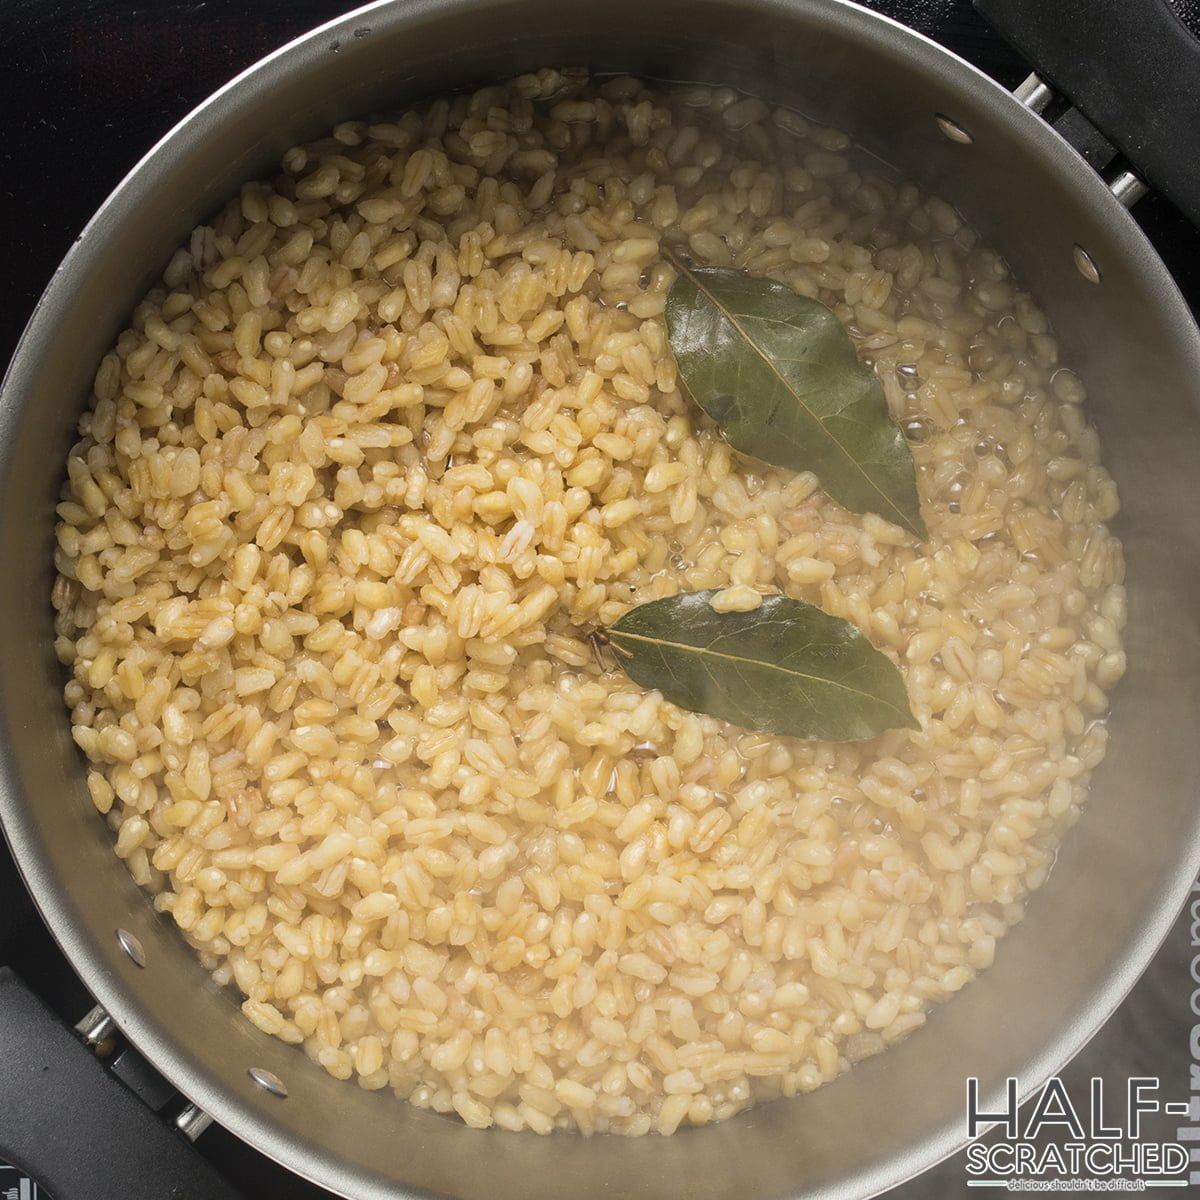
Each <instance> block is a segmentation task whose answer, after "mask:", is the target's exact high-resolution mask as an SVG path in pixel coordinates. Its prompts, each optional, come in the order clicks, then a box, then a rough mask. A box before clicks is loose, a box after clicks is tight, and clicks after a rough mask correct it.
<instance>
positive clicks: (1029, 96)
mask: <svg viewBox="0 0 1200 1200" xmlns="http://www.w3.org/2000/svg"><path fill="white" fill-rule="evenodd" d="M1013 96H1014V97H1016V99H1018V100H1020V102H1021V103H1022V104H1023V105H1025V107H1026V108H1028V109H1030V110H1031V111H1032V112H1035V113H1042V112H1045V111H1046V106H1047V105H1048V104H1049V103H1050V101H1051V100H1053V99H1054V89H1053V88H1052V87H1051V86H1050V85H1049V84H1048V83H1046V81H1045V80H1044V79H1042V77H1041V76H1040V75H1038V74H1037V72H1036V71H1035V72H1034V73H1033V74H1032V75H1029V76H1027V77H1026V78H1025V79H1023V80H1021V82H1020V83H1019V84H1017V86H1016V87H1015V88H1013Z"/></svg>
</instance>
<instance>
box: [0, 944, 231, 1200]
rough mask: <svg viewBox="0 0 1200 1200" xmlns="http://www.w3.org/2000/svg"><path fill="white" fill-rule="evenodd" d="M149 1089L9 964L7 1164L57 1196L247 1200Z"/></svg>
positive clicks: (1, 1113)
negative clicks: (110, 1062) (109, 1061)
mask: <svg viewBox="0 0 1200 1200" xmlns="http://www.w3.org/2000/svg"><path fill="white" fill-rule="evenodd" d="M143 1090H144V1089H143V1087H142V1086H141V1085H140V1083H139V1081H137V1080H133V1081H132V1082H130V1083H125V1082H123V1081H122V1080H121V1079H120V1078H118V1077H117V1076H115V1075H114V1074H113V1073H112V1072H110V1071H109V1069H108V1068H107V1067H105V1065H104V1064H103V1063H102V1062H101V1061H100V1059H98V1058H97V1057H96V1055H95V1054H94V1053H93V1052H92V1050H90V1049H89V1048H88V1047H87V1046H86V1045H85V1044H84V1043H83V1042H82V1041H81V1040H80V1039H79V1038H77V1037H75V1036H74V1035H73V1034H72V1033H71V1032H70V1030H68V1029H67V1027H66V1026H65V1025H63V1024H62V1023H61V1022H60V1021H59V1019H58V1018H57V1017H56V1016H55V1015H54V1014H53V1013H52V1012H51V1011H50V1010H49V1009H48V1008H47V1007H46V1006H45V1005H44V1004H43V1003H42V1002H41V1001H40V1000H39V999H38V998H37V997H36V996H35V995H34V994H33V993H32V992H31V991H30V990H29V989H28V988H27V987H25V985H24V984H23V983H22V982H21V981H20V979H18V978H17V976H16V975H15V974H14V973H13V972H12V971H11V970H9V969H8V968H7V967H4V968H0V1158H3V1159H4V1160H5V1161H6V1162H10V1163H12V1164H13V1165H14V1166H16V1167H17V1168H18V1169H19V1170H21V1171H23V1172H25V1174H26V1175H27V1176H29V1177H31V1178H32V1179H34V1180H36V1181H37V1183H38V1184H39V1185H40V1188H44V1189H45V1190H46V1191H47V1192H48V1193H49V1194H50V1195H51V1196H53V1197H54V1200H164V1197H168V1196H169V1197H172V1198H173V1200H240V1197H239V1195H238V1193H237V1192H236V1191H235V1190H234V1189H233V1188H232V1187H231V1186H230V1185H229V1183H228V1182H227V1181H226V1180H225V1179H223V1178H222V1177H221V1176H220V1175H218V1174H217V1172H216V1171H215V1170H214V1169H213V1168H212V1167H211V1166H210V1165H209V1164H208V1162H207V1161H206V1160H205V1159H204V1158H202V1157H201V1156H200V1154H199V1152H198V1151H197V1150H195V1149H194V1148H193V1147H192V1145H191V1143H190V1142H189V1141H188V1140H187V1138H186V1137H184V1136H183V1134H182V1133H180V1132H177V1131H176V1130H174V1129H172V1128H171V1127H170V1126H169V1125H168V1124H166V1123H165V1122H164V1121H163V1120H162V1119H161V1118H160V1117H159V1116H158V1115H157V1114H156V1113H155V1111H154V1110H153V1109H152V1108H150V1107H147V1104H146V1103H145V1097H144V1096H142V1097H141V1098H139V1095H138V1094H135V1092H138V1093H140V1092H142V1091H143ZM39 1190H40V1189H39Z"/></svg>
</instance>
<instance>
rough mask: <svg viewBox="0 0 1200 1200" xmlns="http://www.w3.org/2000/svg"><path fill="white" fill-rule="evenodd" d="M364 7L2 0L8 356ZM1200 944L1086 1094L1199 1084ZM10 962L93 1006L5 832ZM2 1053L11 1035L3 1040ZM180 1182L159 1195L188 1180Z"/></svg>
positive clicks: (950, 21) (1166, 228)
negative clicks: (107, 232) (224, 120)
mask: <svg viewBox="0 0 1200 1200" xmlns="http://www.w3.org/2000/svg"><path fill="white" fill-rule="evenodd" d="M569 2H570V0H564V3H569ZM868 2H869V6H870V7H874V8H876V9H878V10H879V11H882V12H885V13H887V14H888V15H890V16H893V17H896V18H897V19H899V20H901V21H904V22H905V23H907V24H909V25H911V26H913V27H914V28H917V29H919V30H920V31H921V32H923V33H926V34H928V35H930V36H931V37H933V38H935V39H937V40H938V41H940V42H942V43H943V44H944V45H946V46H948V47H949V48H951V49H953V50H954V51H956V52H957V53H959V54H961V55H962V56H963V57H965V58H967V59H968V60H970V61H971V62H973V63H974V64H975V65H977V66H979V67H981V68H982V69H983V70H985V71H987V72H988V73H989V74H991V75H993V76H994V77H995V78H997V79H998V80H1000V81H1001V82H1002V83H1004V84H1005V85H1006V86H1008V87H1012V86H1014V85H1015V84H1016V83H1018V82H1019V81H1020V80H1021V79H1022V78H1023V77H1024V76H1025V74H1026V73H1027V72H1028V68H1027V66H1026V65H1025V64H1024V63H1022V62H1021V60H1020V59H1019V58H1018V57H1017V56H1016V55H1015V54H1013V53H1012V52H1011V51H1010V50H1009V49H1008V48H1007V47H1006V46H1004V45H1003V44H1002V43H1000V42H999V41H998V40H997V39H996V38H995V37H993V36H992V35H991V34H990V33H989V32H988V31H987V29H986V28H985V27H984V26H983V24H982V23H981V22H980V21H979V19H978V18H977V17H976V16H975V15H974V13H973V11H972V10H971V8H970V5H969V2H968V0H868ZM1048 2H1053V0H1048ZM1131 2H1132V0H1131ZM351 7H352V4H350V3H338V2H337V0H140V2H139V0H0V112H2V113H3V114H4V125H5V128H4V137H3V138H2V139H0V217H2V218H3V226H2V227H3V228H4V229H5V230H7V231H15V234H13V235H12V236H10V237H9V238H7V239H6V242H7V244H6V246H5V258H4V271H3V273H4V277H5V280H4V282H5V288H4V300H3V302H2V303H0V366H3V365H4V364H6V363H7V361H8V358H9V356H10V354H11V351H12V347H13V346H14V344H15V342H16V340H17V338H18V337H19V335H20V331H21V329H22V327H23V325H24V323H25V321H26V319H27V317H28V315H29V313H30V311H31V310H32V308H33V306H34V304H35V302H36V300H37V297H38V295H39V294H40V293H41V290H42V288H43V287H44V286H45V284H46V282H47V280H48V279H49V277H50V275H51V273H52V272H53V270H54V268H55V266H56V265H57V263H58V261H59V260H60V258H61V257H62V255H63V254H64V253H65V251H66V250H67V248H68V247H69V246H70V244H71V242H72V240H73V239H74V237H75V235H76V234H77V233H78V231H79V230H80V229H81V228H82V226H83V225H84V223H85V221H86V220H87V218H88V217H89V216H90V215H91V213H92V212H93V211H94V210H95V208H96V207H97V206H98V205H99V203H100V202H101V201H102V200H103V198H104V197H105V196H106V195H107V193H108V192H109V190H110V189H111V188H112V187H113V186H114V185H115V184H116V183H117V182H118V180H119V179H120V178H121V176H122V175H124V173H125V172H126V171H127V170H128V169H129V167H130V166H132V164H133V163H134V162H135V161H136V160H137V158H138V157H139V156H140V155H141V154H142V153H143V152H144V151H145V150H146V149H147V148H148V147H149V146H150V145H151V144H152V143H153V142H154V141H155V140H156V139H157V138H158V137H159V136H160V135H161V134H162V133H163V132H165V131H166V130H167V129H168V128H169V127H170V126H171V125H172V124H174V122H175V121H176V120H178V119H179V118H180V117H181V116H183V115H184V113H186V112H187V111H188V110H189V109H190V108H192V107H193V106H194V105H195V104H196V103H197V102H198V101H200V100H201V99H203V98H204V97H205V96H206V95H207V94H208V93H209V92H210V91H212V90H213V89H214V88H216V87H217V86H219V85H220V84H222V83H223V82H225V81H226V80H227V79H228V78H230V77H231V76H232V75H233V74H235V73H236V72H237V71H238V70H240V69H241V68H242V67H244V66H246V65H248V64H249V63H251V62H253V61H254V60H255V59H257V58H259V57H261V56H262V55H263V54H264V53H266V52H267V51H269V50H272V49H274V48H275V47H277V46H278V45H280V44H282V43H283V42H285V41H287V40H288V39H289V38H290V37H292V36H294V35H295V34H298V33H300V32H302V31H304V30H305V29H308V28H311V27H312V26H313V25H316V24H318V23H320V22H321V21H323V20H326V19H328V18H330V17H333V16H336V15H338V14H340V13H342V12H344V11H346V10H348V9H349V8H351ZM1177 7H1178V8H1179V10H1180V12H1181V14H1182V15H1184V16H1185V18H1193V17H1195V16H1196V15H1197V14H1198V13H1200V0H1177ZM1189 23H1190V21H1189ZM1134 215H1135V216H1136V218H1137V220H1138V222H1139V223H1140V224H1141V225H1142V227H1143V228H1144V229H1145V230H1146V232H1147V234H1148V235H1149V236H1150V238H1151V240H1152V241H1153V242H1154V245H1155V247H1156V248H1157V249H1158V251H1159V253H1160V254H1161V255H1162V257H1163V259H1164V260H1165V261H1166V263H1167V265H1168V266H1169V267H1170V268H1171V270H1172V272H1173V273H1174V274H1175V277H1176V279H1177V280H1178V282H1179V284H1180V287H1181V288H1182V290H1183V292H1184V294H1185V296H1186V297H1187V299H1188V302H1189V303H1190V304H1191V305H1192V307H1193V311H1200V234H1198V233H1197V231H1196V230H1194V229H1192V228H1191V227H1190V226H1189V225H1188V224H1187V223H1186V222H1185V221H1184V220H1183V219H1182V218H1181V217H1180V216H1179V215H1178V214H1177V213H1176V212H1175V211H1174V210H1173V209H1171V208H1170V207H1169V206H1168V205H1167V204H1165V203H1164V202H1162V201H1160V200H1158V199H1157V198H1155V197H1153V196H1151V197H1148V198H1147V199H1145V200H1143V201H1142V202H1141V203H1139V204H1138V205H1137V207H1136V209H1135V210H1134ZM1193 953H1194V951H1193V949H1192V947H1191V933H1190V928H1189V925H1188V922H1187V920H1186V919H1184V918H1182V917H1181V919H1180V920H1179V921H1178V922H1177V923H1176V926H1175V928H1174V930H1173V932H1172V934H1171V936H1170V938H1169V939H1168V941H1167V943H1166V944H1165V945H1164V946H1163V948H1162V950H1161V951H1160V953H1159V955H1158V956H1157V958H1156V959H1155V961H1154V963H1153V965H1152V966H1151V968H1150V970H1149V971H1148V972H1147V973H1146V975H1145V976H1144V977H1143V978H1142V980H1141V981H1140V982H1139V984H1138V985H1137V987H1136V988H1135V989H1134V991H1133V992H1132V994H1131V995H1130V997H1129V998H1128V1000H1127V1001H1126V1002H1125V1004H1123V1005H1122V1006H1121V1008H1120V1009H1119V1010H1118V1011H1117V1013H1116V1014H1115V1015H1114V1016H1113V1017H1112V1019H1111V1020H1110V1021H1109V1022H1108V1024H1107V1025H1106V1026H1105V1027H1104V1029H1103V1030H1102V1031H1101V1032H1100V1033H1099V1034H1098V1035H1097V1036H1096V1038H1095V1039H1093V1041H1092V1042H1091V1043H1090V1044H1089V1045H1088V1047H1087V1048H1086V1049H1085V1050H1084V1051H1083V1053H1082V1054H1080V1055H1079V1056H1078V1057H1077V1058H1076V1060H1075V1061H1074V1063H1072V1064H1071V1066H1070V1068H1068V1070H1067V1072H1065V1075H1064V1078H1065V1079H1066V1080H1067V1082H1068V1084H1069V1085H1071V1086H1072V1087H1073V1094H1074V1091H1078V1092H1079V1093H1080V1094H1083V1095H1086V1094H1087V1080H1089V1079H1090V1078H1091V1077H1092V1076H1101V1077H1103V1078H1105V1079H1106V1080H1108V1081H1109V1083H1110V1088H1120V1089H1124V1087H1125V1081H1126V1080H1127V1079H1128V1078H1130V1077H1131V1076H1137V1075H1141V1076H1151V1077H1158V1078H1161V1079H1162V1082H1163V1090H1164V1092H1165V1093H1167V1094H1169V1095H1176V1096H1184V1095H1185V1094H1186V1093H1187V1090H1188V1063H1189V1061H1190V1060H1191V1053H1190V1049H1189V1034H1190V1033H1191V1029H1192V1023H1193V1021H1194V1020H1195V1019H1196V1017H1195V1016H1194V1015H1193V1013H1192V1012H1191V1010H1190V1009H1189V1000H1190V998H1191V995H1192V989H1193V987H1194V986H1195V984H1194V983H1193V981H1192V978H1191V977H1190V975H1189V963H1190V961H1191V956H1192V954H1193ZM0 967H11V968H12V969H13V970H14V971H15V972H16V973H17V975H19V976H20V977H21V978H22V979H23V980H24V981H25V983H26V984H27V985H28V986H29V988H30V989H31V990H32V991H33V992H35V993H36V994H37V995H38V996H39V997H40V998H41V999H42V1000H43V1001H44V1002H45V1003H46V1004H47V1005H48V1006H49V1008H50V1009H52V1010H53V1011H54V1012H56V1013H57V1014H58V1016H59V1017H60V1018H62V1019H63V1020H64V1021H65V1022H67V1023H68V1024H74V1022H76V1021H77V1020H78V1019H79V1018H80V1017H81V1016H82V1015H83V1014H84V1013H85V1012H87V1010H88V1009H89V1008H90V1007H91V1000H90V999H89V997H88V995H87V993H86V991H85V989H84V988H83V986H82V984H81V983H80V982H79V980H78V979H77V978H76V976H75V975H74V973H73V972H72V970H71V969H70V967H69V966H68V965H67V963H66V960H65V959H64V958H63V957H62V955H61V954H60V953H59V951H58V949H57V947H56V946H55V945H54V943H53V941H52V940H51V938H50V936H49V934H48V933H47V932H46V930H45V927H44V926H43V925H42V923H41V920H40V918H39V917H38V915H37V913H36V911H35V910H34V908H33V906H32V904H31V902H30V901H29V899H28V897H27V895H26V893H25V891H24V889H23V887H22V885H21V883H20V880H19V878H18V876H17V872H16V869H15V867H14V864H13V862H12V859H11V858H10V857H9V855H8V852H7V849H6V847H5V846H4V844H3V842H2V841H0ZM5 1053H6V1048H5V1047H4V1046H2V1045H0V1057H3V1056H4V1054H5ZM112 1086H114V1087H120V1086H122V1085H120V1084H118V1083H115V1082H114V1083H113V1085H112ZM2 1112H3V1109H2V1108H0V1113H2ZM195 1151H196V1153H198V1154H200V1155H202V1156H203V1157H204V1158H205V1159H207V1160H208V1161H209V1163H211V1164H213V1165H214V1166H215V1167H216V1168H217V1169H218V1170H219V1171H220V1172H221V1174H222V1175H224V1177H225V1178H226V1179H228V1180H229V1181H230V1183H232V1184H233V1185H234V1188H235V1189H236V1190H237V1191H238V1192H240V1193H241V1194H243V1195H245V1196H247V1197H260V1196H263V1197H285V1198H290V1200H312V1198H315V1197H324V1196H328V1195H329V1193H327V1192H325V1191H323V1190H322V1189H320V1188H318V1187H315V1186H314V1185H312V1184H309V1183H307V1182H305V1181H303V1180H300V1179H298V1178H297V1177H295V1176H293V1175H290V1174H288V1173H287V1172H286V1171H284V1170H283V1169H282V1168H280V1167H278V1166H276V1165H275V1164H274V1163H272V1162H269V1161H268V1160H267V1159H265V1158H263V1157H262V1156H261V1155H259V1154H257V1153H256V1152H255V1151H253V1150H251V1149H250V1148H249V1147H247V1146H245V1145H244V1144H243V1143H241V1142H240V1141H239V1140H238V1139H237V1138H235V1137H234V1136H233V1135H231V1134H230V1133H228V1132H226V1131H225V1130H222V1129H220V1128H218V1127H213V1128H211V1129H209V1130H208V1131H207V1132H206V1133H204V1134H203V1135H202V1136H201V1137H200V1139H199V1141H198V1142H197V1143H196V1147H195ZM69 1152H73V1153H78V1154H79V1155H81V1156H89V1157H90V1156H92V1155H93V1153H94V1146H93V1145H89V1144H88V1142H87V1140H86V1139H85V1138H83V1137H82V1136H81V1137H80V1138H79V1139H78V1140H77V1141H76V1142H75V1144H74V1145H73V1148H72V1149H71V1150H70V1151H69ZM964 1180H965V1174H964V1166H963V1162H962V1156H956V1157H955V1158H953V1159H951V1160H949V1161H948V1162H947V1163H944V1164H942V1165H941V1166H940V1167H937V1168H935V1169H934V1170H933V1171H931V1172H928V1173H927V1174H926V1175H924V1176H922V1177H921V1178H920V1179H918V1180H915V1181H913V1182H912V1183H910V1184H908V1185H905V1186H904V1187H902V1188H900V1189H897V1190H896V1191H895V1192H893V1193H891V1195H892V1196H893V1197H895V1198H896V1200H924V1198H927V1197H933V1198H935V1200H937V1198H940V1197H949V1196H959V1195H963V1194H964V1193H965V1187H964ZM114 1184H115V1185H116V1186H114ZM165 1189H166V1185H164V1190H163V1191H161V1192H160V1193H158V1194H161V1195H164V1196H166V1195H168V1194H173V1193H171V1192H169V1191H168V1190H165ZM133 1191H134V1189H133V1188H130V1189H129V1193H128V1194H130V1195H132V1194H133ZM33 1194H34V1193H33V1190H32V1189H31V1188H30V1187H29V1186H28V1185H27V1184H19V1183H18V1181H17V1175H16V1173H9V1172H6V1171H5V1170H3V1169H0V1198H2V1200H9V1197H11V1200H32V1197H33ZM95 1194H96V1195H97V1196H98V1195H104V1196H108V1195H110V1194H111V1195H113V1196H118V1195H120V1194H121V1185H120V1181H118V1180H106V1181H105V1183H104V1185H103V1186H97V1188H96V1190H95ZM138 1194H139V1195H142V1194H147V1195H149V1194H150V1193H148V1192H147V1193H143V1192H142V1191H141V1190H138ZM58 1200H84V1198H83V1197H74V1196H60V1197H59V1198H58ZM731 1200H733V1198H731Z"/></svg>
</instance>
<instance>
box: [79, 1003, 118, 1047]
mask: <svg viewBox="0 0 1200 1200" xmlns="http://www.w3.org/2000/svg"><path fill="white" fill-rule="evenodd" d="M75 1032H76V1033H78V1034H79V1035H80V1036H81V1037H82V1038H83V1040H84V1041H85V1042H87V1044H88V1045H89V1046H98V1045H100V1043H101V1042H106V1041H107V1040H108V1039H109V1038H110V1037H112V1035H113V1034H114V1033H116V1032H117V1023H116V1021H114V1020H113V1019H112V1017H110V1016H109V1015H108V1013H106V1012H105V1011H104V1009H103V1008H102V1007H101V1006H100V1005H99V1004H97V1005H95V1006H94V1007H93V1008H91V1009H90V1010H89V1011H88V1012H87V1014H86V1015H85V1016H84V1017H82V1018H81V1019H80V1020H79V1021H77V1022H76V1023H75Z"/></svg>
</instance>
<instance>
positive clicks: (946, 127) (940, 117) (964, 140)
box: [933, 113, 975, 146]
mask: <svg viewBox="0 0 1200 1200" xmlns="http://www.w3.org/2000/svg"><path fill="white" fill-rule="evenodd" d="M933 119H934V120H935V121H936V122H937V127H938V128H939V129H940V130H941V131H942V133H943V134H945V135H946V137H948V138H949V139H950V140H951V141H952V142H958V143H959V145H961V146H969V145H970V144H971V143H972V142H973V141H974V140H975V139H974V138H973V137H972V136H971V135H970V134H969V133H968V132H967V131H966V130H965V129H964V128H963V127H962V126H961V125H960V124H959V123H958V122H957V121H953V120H951V119H950V118H949V117H948V116H946V115H945V113H934V114H933Z"/></svg>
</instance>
